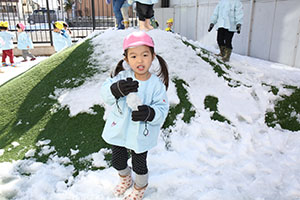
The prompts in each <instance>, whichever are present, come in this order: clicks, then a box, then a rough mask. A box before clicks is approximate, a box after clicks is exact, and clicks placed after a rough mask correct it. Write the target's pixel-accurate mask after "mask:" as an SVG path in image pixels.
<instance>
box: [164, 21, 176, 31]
mask: <svg viewBox="0 0 300 200" xmlns="http://www.w3.org/2000/svg"><path fill="white" fill-rule="evenodd" d="M173 22H174V20H173V18H170V19H168V21H167V26H168V27H167V28H166V29H165V31H168V32H172V33H174V31H173V28H172V26H173Z"/></svg>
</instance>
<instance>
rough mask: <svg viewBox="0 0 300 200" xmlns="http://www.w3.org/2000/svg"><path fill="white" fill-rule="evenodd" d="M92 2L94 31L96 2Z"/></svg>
mask: <svg viewBox="0 0 300 200" xmlns="http://www.w3.org/2000/svg"><path fill="white" fill-rule="evenodd" d="M91 1H92V20H93V31H94V30H95V29H96V20H95V1H94V0H91Z"/></svg>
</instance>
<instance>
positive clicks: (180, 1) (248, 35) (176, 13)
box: [155, 0, 300, 68]
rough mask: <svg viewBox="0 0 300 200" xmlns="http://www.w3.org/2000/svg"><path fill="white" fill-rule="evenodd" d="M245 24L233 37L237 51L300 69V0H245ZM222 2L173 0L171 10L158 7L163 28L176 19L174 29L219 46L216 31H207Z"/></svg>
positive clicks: (184, 34) (191, 37) (186, 35)
mask: <svg viewBox="0 0 300 200" xmlns="http://www.w3.org/2000/svg"><path fill="white" fill-rule="evenodd" d="M241 1H242V3H243V7H244V22H243V25H242V31H241V34H235V35H234V38H233V47H234V50H233V51H234V52H236V53H239V54H242V55H249V56H252V57H257V58H261V59H265V60H270V61H273V62H279V63H282V64H286V65H290V66H295V67H298V68H300V39H299V37H300V0H255V1H253V2H254V3H253V7H252V10H253V12H252V19H251V5H252V4H251V2H252V1H251V0H241ZM218 2H219V0H170V8H155V17H156V19H157V20H158V22H159V24H160V28H161V29H164V28H165V27H166V25H165V22H166V20H167V19H168V18H171V17H173V18H174V30H175V32H177V33H180V34H181V35H183V36H185V37H187V38H189V39H192V40H198V41H200V42H201V43H203V44H204V45H215V46H217V43H216V31H215V29H213V31H211V32H210V33H208V32H207V29H208V26H209V23H210V17H211V15H212V13H213V10H214V8H215V6H216V5H217V3H218Z"/></svg>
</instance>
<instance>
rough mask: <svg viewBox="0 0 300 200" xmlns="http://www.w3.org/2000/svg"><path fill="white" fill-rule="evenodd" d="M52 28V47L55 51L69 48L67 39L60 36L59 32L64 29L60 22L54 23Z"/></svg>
mask: <svg viewBox="0 0 300 200" xmlns="http://www.w3.org/2000/svg"><path fill="white" fill-rule="evenodd" d="M53 27H54V29H53V34H52V38H53V46H54V49H55V51H56V52H59V51H61V50H63V49H64V48H67V47H68V46H69V45H68V39H67V38H66V37H64V36H63V35H62V34H61V30H62V29H63V28H64V25H63V23H62V22H60V21H57V22H55V23H54V24H53Z"/></svg>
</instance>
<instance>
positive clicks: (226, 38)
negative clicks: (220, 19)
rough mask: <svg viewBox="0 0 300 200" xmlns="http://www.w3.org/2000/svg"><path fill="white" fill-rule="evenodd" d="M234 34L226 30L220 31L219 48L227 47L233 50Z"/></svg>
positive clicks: (221, 29) (218, 37) (220, 29)
mask: <svg viewBox="0 0 300 200" xmlns="http://www.w3.org/2000/svg"><path fill="white" fill-rule="evenodd" d="M233 34H234V32H231V31H228V29H225V28H219V29H218V35H217V41H218V45H219V46H225V47H227V48H229V49H232V44H231V43H232V38H233Z"/></svg>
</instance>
